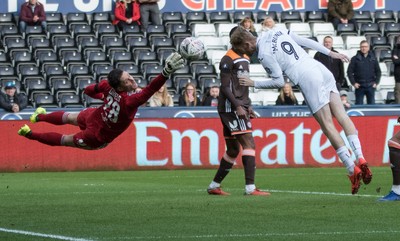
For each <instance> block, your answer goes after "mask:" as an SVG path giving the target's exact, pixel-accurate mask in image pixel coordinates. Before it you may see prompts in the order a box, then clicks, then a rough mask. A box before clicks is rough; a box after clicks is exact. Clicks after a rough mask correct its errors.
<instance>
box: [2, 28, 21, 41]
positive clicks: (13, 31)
mask: <svg viewBox="0 0 400 241" xmlns="http://www.w3.org/2000/svg"><path fill="white" fill-rule="evenodd" d="M1 37H2V38H3V42H5V40H6V39H7V38H9V37H20V38H22V34H21V33H20V32H19V29H18V27H17V26H16V25H3V26H1Z"/></svg>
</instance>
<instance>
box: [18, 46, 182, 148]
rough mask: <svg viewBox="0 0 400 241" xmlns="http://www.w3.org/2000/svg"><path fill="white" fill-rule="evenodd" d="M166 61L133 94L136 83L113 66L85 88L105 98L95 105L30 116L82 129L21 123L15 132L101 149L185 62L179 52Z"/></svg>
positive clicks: (44, 140)
mask: <svg viewBox="0 0 400 241" xmlns="http://www.w3.org/2000/svg"><path fill="white" fill-rule="evenodd" d="M165 62H166V63H165V67H164V69H163V70H162V73H161V74H159V75H158V76H157V77H156V78H155V79H154V80H153V81H151V83H150V84H149V85H148V86H146V87H145V88H144V89H143V90H142V91H141V92H140V93H134V90H135V89H136V88H137V87H138V85H137V83H136V82H135V80H134V79H133V77H132V76H130V75H129V73H128V72H126V71H122V70H120V69H114V70H112V71H111V72H110V73H109V74H108V76H107V80H103V81H101V82H100V83H96V84H93V85H90V86H88V87H86V88H85V90H84V93H85V94H87V95H88V96H90V97H92V98H96V99H101V100H103V101H104V102H103V104H102V105H101V106H99V107H98V108H87V109H84V110H82V111H81V112H79V113H69V112H65V111H56V112H53V113H50V114H46V110H45V109H44V108H41V107H39V108H37V109H36V111H35V113H34V114H33V115H32V116H31V117H30V121H31V122H32V123H36V122H40V121H42V122H48V123H51V124H54V125H65V124H71V125H76V126H79V128H80V129H81V131H80V132H78V133H75V134H71V135H63V134H60V133H55V132H47V133H38V132H34V131H32V130H31V129H30V128H29V126H28V125H24V126H23V127H21V128H20V129H19V131H18V134H19V135H21V136H25V137H26V138H28V139H31V140H36V141H39V142H41V143H43V144H46V145H50V146H70V147H76V148H81V149H86V150H96V149H101V148H104V147H106V146H107V145H108V144H109V143H110V142H112V141H113V140H114V139H115V138H117V137H118V136H119V135H120V134H121V133H122V132H124V131H125V130H126V129H127V128H128V127H129V125H130V124H131V123H132V121H133V119H134V118H135V114H136V112H137V109H138V107H139V106H141V105H142V104H144V103H146V102H147V100H148V99H149V98H150V97H151V96H152V95H153V94H154V93H155V92H156V91H158V90H159V89H160V88H161V87H162V86H163V85H164V83H165V81H166V80H167V79H168V77H169V75H170V74H171V73H173V72H175V71H176V70H178V69H180V68H182V67H183V62H184V61H183V59H182V57H181V55H179V54H178V53H173V54H171V55H170V56H169V57H168V58H167V59H166V61H165Z"/></svg>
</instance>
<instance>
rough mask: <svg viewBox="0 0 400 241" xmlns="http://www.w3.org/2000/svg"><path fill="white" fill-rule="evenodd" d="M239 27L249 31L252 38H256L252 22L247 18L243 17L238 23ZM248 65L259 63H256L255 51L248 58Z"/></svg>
mask: <svg viewBox="0 0 400 241" xmlns="http://www.w3.org/2000/svg"><path fill="white" fill-rule="evenodd" d="M239 25H240V26H242V27H243V28H244V29H246V30H247V31H249V32H250V33H251V34H253V36H254V37H258V34H257V32H256V29H255V28H254V22H253V20H251V18H249V17H245V18H243V19H242V21H240V24H239ZM250 63H252V64H258V63H260V61H258V57H257V51H256V52H254V53H253V55H252V56H250Z"/></svg>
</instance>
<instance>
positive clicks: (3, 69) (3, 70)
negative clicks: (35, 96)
mask: <svg viewBox="0 0 400 241" xmlns="http://www.w3.org/2000/svg"><path fill="white" fill-rule="evenodd" d="M0 76H1V77H2V78H3V77H5V76H7V77H10V76H16V73H15V70H14V68H13V67H11V66H4V65H0Z"/></svg>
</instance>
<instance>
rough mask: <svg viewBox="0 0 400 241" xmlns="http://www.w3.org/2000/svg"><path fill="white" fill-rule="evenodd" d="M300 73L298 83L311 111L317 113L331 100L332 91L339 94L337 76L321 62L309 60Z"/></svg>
mask: <svg viewBox="0 0 400 241" xmlns="http://www.w3.org/2000/svg"><path fill="white" fill-rule="evenodd" d="M307 62H308V63H307V65H306V66H304V68H302V70H303V71H301V72H302V74H301V75H299V79H298V85H299V87H300V89H301V92H302V93H303V96H304V99H305V100H306V102H307V105H308V107H309V108H310V110H311V112H312V113H313V114H315V112H317V111H318V110H319V109H321V108H322V107H324V106H325V105H326V104H328V103H329V102H330V95H331V92H334V93H337V94H339V91H338V89H337V87H336V81H335V77H334V76H333V75H332V73H331V72H330V71H329V70H328V69H327V68H326V67H325V66H324V65H323V64H321V63H320V62H318V61H316V60H313V61H307Z"/></svg>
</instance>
